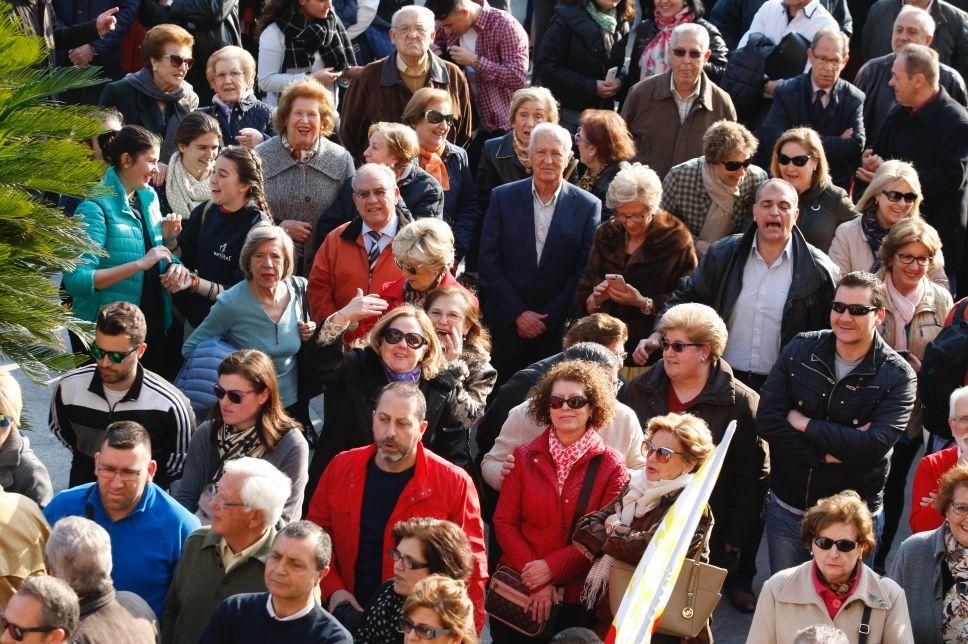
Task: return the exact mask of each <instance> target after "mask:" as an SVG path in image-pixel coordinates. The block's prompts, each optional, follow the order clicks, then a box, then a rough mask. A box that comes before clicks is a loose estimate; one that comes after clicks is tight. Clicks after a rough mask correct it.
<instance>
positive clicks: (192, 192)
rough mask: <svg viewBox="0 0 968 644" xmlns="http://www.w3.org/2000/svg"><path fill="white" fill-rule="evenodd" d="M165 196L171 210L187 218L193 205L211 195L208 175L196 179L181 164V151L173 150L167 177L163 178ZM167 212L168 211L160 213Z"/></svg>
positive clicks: (206, 199)
mask: <svg viewBox="0 0 968 644" xmlns="http://www.w3.org/2000/svg"><path fill="white" fill-rule="evenodd" d="M165 196H166V197H168V205H169V206H170V207H171V211H172V212H173V213H175V214H177V215H181V217H182V219H188V217H189V216H190V215H191V214H192V211H193V210H195V207H196V206H198V205H199V204H201V203H204V202H206V201H208V200H209V199H211V197H212V186H211V184H209V182H208V176H207V175H206V176H205V178H204V179H196V178H195V177H193V176H192V175H191V173H190V172H189V171H188V170H186V169H185V166H184V165H183V164H182V159H181V152H175V153H174V154H173V155H171V160H170V161H168V177H167V178H166V179H165ZM162 214H168V213H162Z"/></svg>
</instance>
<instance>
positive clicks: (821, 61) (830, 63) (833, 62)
mask: <svg viewBox="0 0 968 644" xmlns="http://www.w3.org/2000/svg"><path fill="white" fill-rule="evenodd" d="M813 64H814V65H816V66H817V67H821V66H826V67H840V66H841V65H843V64H844V59H843V58H827V57H826V56H814V57H813Z"/></svg>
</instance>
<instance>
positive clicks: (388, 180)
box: [351, 163, 397, 190]
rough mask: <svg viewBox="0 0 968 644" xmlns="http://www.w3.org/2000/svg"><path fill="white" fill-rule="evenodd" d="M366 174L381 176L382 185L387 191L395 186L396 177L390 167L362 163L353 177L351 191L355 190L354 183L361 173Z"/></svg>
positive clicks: (380, 164)
mask: <svg viewBox="0 0 968 644" xmlns="http://www.w3.org/2000/svg"><path fill="white" fill-rule="evenodd" d="M364 172H365V173H366V174H376V175H379V176H382V177H383V179H384V181H383V182H382V183H383V185H384V186H385V187H386V188H387V189H388V190H389V189H392V188H394V187H395V186H396V185H397V175H396V174H394V172H393V169H392V168H390V166H386V165H383V164H382V163H364V164H363V165H361V166H360V167H359V169H358V170H357V171H356V174H354V175H353V179H352V180H351V181H352V185H353V190H356V181H357V179H359V178H360V177H361V176H362V175H363V173H364Z"/></svg>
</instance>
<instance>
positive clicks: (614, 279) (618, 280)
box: [605, 273, 625, 287]
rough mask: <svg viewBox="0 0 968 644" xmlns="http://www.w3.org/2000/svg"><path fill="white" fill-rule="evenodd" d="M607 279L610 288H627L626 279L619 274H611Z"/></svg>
mask: <svg viewBox="0 0 968 644" xmlns="http://www.w3.org/2000/svg"><path fill="white" fill-rule="evenodd" d="M605 279H606V280H608V284H609V286H622V287H624V286H625V278H624V277H622V276H621V275H618V274H617V273H609V274H608V275H606V276H605Z"/></svg>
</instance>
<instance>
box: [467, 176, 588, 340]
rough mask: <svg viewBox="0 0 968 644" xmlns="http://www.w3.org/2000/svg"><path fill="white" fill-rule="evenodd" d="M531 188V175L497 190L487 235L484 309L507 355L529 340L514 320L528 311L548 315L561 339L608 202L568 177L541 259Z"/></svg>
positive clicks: (483, 258)
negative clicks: (536, 241) (576, 289)
mask: <svg viewBox="0 0 968 644" xmlns="http://www.w3.org/2000/svg"><path fill="white" fill-rule="evenodd" d="M531 186H532V180H531V179H523V180H521V181H515V182H514V183H509V184H506V185H503V186H500V187H498V188H496V189H495V190H494V192H493V193H492V195H491V203H490V207H489V208H488V211H487V216H486V218H485V220H484V230H483V233H482V235H481V248H480V265H479V274H480V279H481V291H480V295H481V308H482V310H483V313H484V315H485V317H486V319H487V324H488V327H489V328H490V330H491V335H492V337H493V338H494V346H495V350H496V352H500V353H502V354H503V355H508V354H509V353H510V352H513V351H514V350H515V348H516V347H518V346H520V345H521V343H523V342H524V340H523V339H522V338H520V337H519V336H518V334H517V329H516V327H515V325H514V321H515V319H516V318H517V317H518V316H519V315H521V314H522V313H524V312H525V311H535V312H538V313H547V314H548V318H547V319H546V320H545V325H546V326H547V329H548V330H547V331H546V333H549V334H554V335H556V336H557V337H561V335H562V333H563V331H564V324H565V319H566V318H567V316H568V311H569V309H570V307H571V301H572V299H573V298H574V296H575V287H576V286H577V285H578V280H579V278H580V277H581V276H582V273H584V271H585V261H586V260H587V258H588V251H589V250H590V249H591V246H592V241H593V240H594V238H595V228H596V227H597V226H598V224H599V222H600V221H601V212H602V203H601V202H600V201H599V200H598V199H596V198H595V197H594V196H592V195H591V194H589V193H587V192H585V191H584V190H582V189H581V188H578V187H576V186H573V185H570V184H568V183H567V182H566V181H562V184H561V192H560V194H559V195H558V203H557V205H556V206H555V214H554V217H553V218H552V220H551V227H550V229H549V230H548V238H547V240H545V245H544V249H543V251H542V253H541V257H540V260H539V258H538V257H537V256H536V254H535V239H534V199H533V197H532V194H531Z"/></svg>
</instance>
